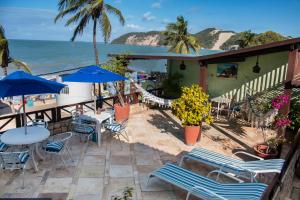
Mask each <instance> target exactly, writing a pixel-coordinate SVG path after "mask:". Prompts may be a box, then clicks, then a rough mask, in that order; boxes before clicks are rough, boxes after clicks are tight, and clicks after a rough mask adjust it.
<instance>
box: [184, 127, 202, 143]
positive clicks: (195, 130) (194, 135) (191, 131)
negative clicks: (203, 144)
mask: <svg viewBox="0 0 300 200" xmlns="http://www.w3.org/2000/svg"><path fill="white" fill-rule="evenodd" d="M200 131H201V129H200V126H185V127H184V135H185V143H186V144H187V145H194V144H196V142H197V139H198V137H200V136H199V135H200V133H201V132H200Z"/></svg>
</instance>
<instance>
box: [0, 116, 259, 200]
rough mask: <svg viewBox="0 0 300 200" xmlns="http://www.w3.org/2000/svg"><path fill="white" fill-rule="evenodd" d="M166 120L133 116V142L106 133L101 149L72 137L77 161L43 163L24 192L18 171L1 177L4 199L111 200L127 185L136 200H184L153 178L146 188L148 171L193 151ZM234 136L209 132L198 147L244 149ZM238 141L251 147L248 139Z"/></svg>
mask: <svg viewBox="0 0 300 200" xmlns="http://www.w3.org/2000/svg"><path fill="white" fill-rule="evenodd" d="M168 116H169V113H168V112H164V111H163V112H162V111H159V110H148V111H144V112H142V113H139V114H133V115H131V117H130V120H129V124H128V133H129V137H130V143H127V142H125V141H121V142H119V141H118V140H116V139H114V138H111V137H110V136H109V135H108V134H105V135H104V137H103V138H102V139H103V141H102V146H101V148H98V147H97V146H96V144H94V143H93V142H89V143H80V142H79V138H78V137H76V136H75V137H73V139H72V142H71V153H72V156H73V159H75V162H72V161H68V163H67V165H68V167H67V168H64V167H63V165H60V164H59V162H58V163H55V160H58V159H55V157H54V158H53V160H52V159H51V158H48V159H47V160H45V161H40V162H39V163H40V164H39V169H40V170H39V172H38V173H34V172H33V171H32V170H26V172H25V176H26V178H25V185H26V187H25V189H21V188H20V187H21V176H20V174H19V172H17V171H15V172H5V173H4V172H0V197H52V198H53V200H58V199H61V200H64V199H73V200H82V199H89V200H94V199H95V200H96V199H97V200H100V199H101V200H111V196H113V195H118V194H121V193H122V191H123V189H124V188H125V187H127V186H129V187H133V188H134V198H133V199H136V200H154V199H155V200H175V199H183V197H184V192H182V191H179V190H178V189H174V188H173V187H171V186H170V185H168V184H165V183H163V182H162V181H159V180H157V179H152V181H151V182H150V184H149V185H148V187H147V186H146V182H147V176H148V174H149V173H150V172H152V171H153V170H155V169H156V168H158V167H159V166H161V165H163V164H164V163H166V162H176V161H178V160H179V158H180V157H181V155H182V154H184V153H185V152H186V151H190V150H191V149H192V148H193V147H191V146H186V145H185V144H184V143H183V140H182V138H183V135H182V128H181V126H180V125H179V124H178V121H176V120H174V119H171V118H169V117H168ZM230 137H231V136H230ZM230 137H229V136H226V135H224V134H222V133H220V131H218V130H216V129H215V128H212V127H210V128H209V129H208V128H205V131H204V132H203V134H202V138H201V141H200V142H199V143H198V144H197V146H202V147H205V148H208V149H212V150H214V151H219V152H223V153H225V154H232V150H233V149H235V148H243V145H241V144H240V143H239V142H235V141H234V140H232V139H230ZM239 137H240V138H239ZM257 137H259V136H257ZM257 137H256V138H257ZM236 138H237V140H239V139H240V140H241V143H243V142H245V144H246V145H249V146H250V145H252V144H251V140H249V139H247V135H246V136H245V135H243V136H236ZM247 142H248V144H247ZM188 164H189V165H187V167H189V166H192V168H193V169H195V170H197V171H199V172H200V173H201V174H203V175H206V173H207V171H208V170H209V169H208V168H206V167H204V166H201V165H195V164H193V163H188Z"/></svg>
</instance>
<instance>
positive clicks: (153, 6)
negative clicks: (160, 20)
mask: <svg viewBox="0 0 300 200" xmlns="http://www.w3.org/2000/svg"><path fill="white" fill-rule="evenodd" d="M151 7H152V8H161V4H160V2H155V3H153V4H152V5H151Z"/></svg>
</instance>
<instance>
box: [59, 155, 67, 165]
mask: <svg viewBox="0 0 300 200" xmlns="http://www.w3.org/2000/svg"><path fill="white" fill-rule="evenodd" d="M58 156H59V157H60V159H61V161H62V162H63V164H64V166H65V167H67V164H66V162H65V160H64V158H63V156H62V155H58Z"/></svg>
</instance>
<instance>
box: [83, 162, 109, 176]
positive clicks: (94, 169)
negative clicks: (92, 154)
mask: <svg viewBox="0 0 300 200" xmlns="http://www.w3.org/2000/svg"><path fill="white" fill-rule="evenodd" d="M104 170H105V166H104V165H85V166H82V167H81V169H80V174H79V177H80V178H100V177H103V176H104Z"/></svg>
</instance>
